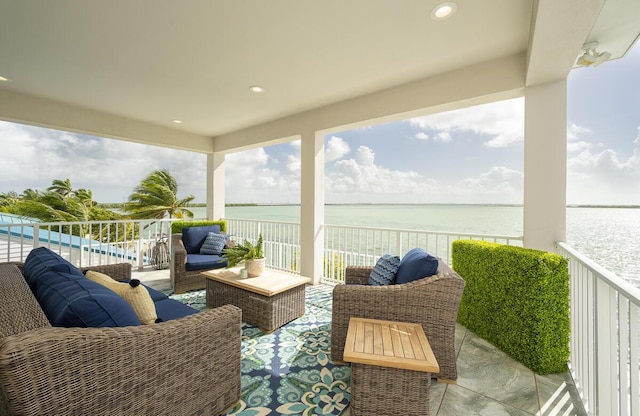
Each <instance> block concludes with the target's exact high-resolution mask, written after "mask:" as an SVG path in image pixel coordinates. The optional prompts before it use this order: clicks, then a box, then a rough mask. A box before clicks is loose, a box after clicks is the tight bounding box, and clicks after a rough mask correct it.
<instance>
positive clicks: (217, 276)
mask: <svg viewBox="0 0 640 416" xmlns="http://www.w3.org/2000/svg"><path fill="white" fill-rule="evenodd" d="M422 253H424V252H422ZM409 257H410V256H409ZM423 257H424V255H423ZM25 263H26V264H27V265H26V272H25V271H24V270H25V266H24V265H23V264H22V263H18V264H17V265H16V264H9V263H5V264H3V265H2V266H0V270H2V272H1V273H2V279H0V284H2V287H3V290H2V292H1V293H2V296H3V299H4V298H6V299H4V300H3V302H2V306H1V307H2V308H3V309H2V312H3V313H2V321H1V325H0V331H1V333H2V338H3V339H2V344H1V345H2V346H3V347H2V348H3V353H2V354H1V356H2V357H5V358H4V359H3V360H0V377H2V380H3V385H4V386H5V387H4V388H3V392H2V396H3V406H4V407H3V408H2V409H1V410H2V414H17V413H20V412H24V414H40V413H42V409H44V408H47V409H57V411H56V413H57V414H73V413H74V412H75V413H78V412H80V413H84V412H89V413H91V414H107V413H108V412H107V413H105V409H109V412H112V411H114V409H124V408H127V409H137V410H136V411H139V412H143V413H144V412H152V413H154V414H166V413H171V414H175V413H176V412H177V413H180V412H186V413H193V412H198V411H200V412H204V413H205V414H236V413H238V412H239V411H251V410H254V411H258V412H264V414H300V413H301V409H302V408H304V407H305V406H310V405H309V403H315V404H313V405H312V406H316V407H317V409H315V411H316V414H331V415H347V416H348V415H354V416H356V415H360V414H377V413H376V412H378V411H382V412H384V414H387V413H388V414H402V415H412V414H415V415H425V414H431V415H457V414H479V413H482V412H487V411H488V412H490V414H522V415H527V414H586V413H584V410H583V408H582V404H581V402H580V398H579V395H578V394H577V391H576V389H575V386H574V385H573V384H572V379H571V377H570V376H569V373H568V372H565V373H564V374H556V375H550V376H540V375H537V374H535V373H534V372H532V371H531V370H529V369H527V368H526V367H525V366H524V365H522V364H520V363H518V362H516V361H514V360H512V359H511V358H509V357H508V356H507V355H506V354H504V353H503V352H501V351H499V350H498V349H497V348H495V347H493V346H492V345H490V344H489V343H487V342H486V341H484V340H482V339H481V338H479V337H478V336H477V335H475V334H474V333H472V332H471V331H469V330H467V329H466V328H464V327H463V326H461V325H459V324H457V323H456V322H455V311H456V310H457V306H458V303H459V301H460V294H461V292H462V289H463V286H464V281H462V279H461V278H460V276H458V275H457V273H455V272H454V271H453V270H452V269H451V268H450V267H449V266H448V265H447V264H446V263H443V262H442V261H438V262H437V265H438V270H437V273H436V274H434V275H433V276H430V277H426V278H418V279H416V280H414V281H412V282H408V283H404V284H396V285H389V286H382V287H375V288H373V287H368V286H369V283H370V282H369V281H368V278H369V277H370V275H371V270H372V268H364V267H347V269H346V273H347V282H348V283H356V284H355V285H337V286H334V285H327V284H320V285H309V284H305V282H307V281H306V279H301V278H300V277H297V276H295V275H292V274H287V273H282V272H277V271H273V270H266V271H265V273H264V275H263V276H262V280H264V281H265V282H263V284H257V283H256V284H257V286H255V285H252V284H251V282H250V280H255V279H257V280H260V278H252V279H246V280H245V279H243V278H242V277H241V276H240V273H239V272H238V270H235V269H222V270H220V271H218V272H215V271H214V272H205V281H206V284H207V290H195V291H188V292H187V293H183V294H172V293H174V291H173V289H172V288H171V281H170V278H169V274H170V272H169V271H168V270H151V269H148V270H147V271H140V272H132V271H131V267H130V265H128V264H115V265H105V266H99V267H93V268H92V269H93V270H95V271H98V272H100V273H104V274H107V275H111V276H112V277H113V278H114V279H115V280H117V281H130V280H132V281H137V280H140V281H142V283H143V284H144V287H145V288H148V291H149V294H150V296H151V298H153V299H154V301H156V303H157V302H158V301H160V302H168V303H171V304H173V305H175V306H176V307H178V309H180V310H186V311H188V312H187V314H186V316H185V317H183V318H179V317H178V316H173V317H171V316H168V315H166V314H165V313H164V312H162V311H163V310H164V308H160V307H159V308H158V309H157V310H158V317H161V316H162V317H164V318H165V322H159V323H151V324H147V325H135V326H125V327H122V328H100V327H98V328H61V327H56V326H52V325H51V324H50V321H51V319H52V318H51V317H50V316H49V315H47V313H48V312H46V311H47V310H48V309H47V308H46V307H45V308H44V310H43V309H42V307H41V306H40V303H39V300H40V301H41V299H40V296H39V295H37V289H38V288H37V286H38V285H40V286H41V287H45V286H44V283H43V284H39V283H37V281H36V280H35V278H34V277H33V276H32V275H37V274H38V273H40V274H46V273H53V275H57V274H59V273H62V272H63V273H72V272H73V273H77V275H76V276H77V277H71V279H72V280H73V279H84V276H83V275H82V273H80V271H79V270H77V269H75V268H74V267H73V266H71V265H70V264H68V263H67V262H66V261H65V260H64V259H62V258H60V257H59V256H58V255H56V254H55V253H52V252H51V251H50V250H48V249H45V248H39V249H36V250H34V251H33V253H32V255H31V256H30V257H28V258H27V259H26V261H25ZM431 265H433V263H431ZM398 266H400V265H398ZM430 267H431V266H430ZM63 269H64V270H63ZM74 270H77V271H76V272H74ZM86 270H87V268H83V271H86ZM73 273H72V274H73ZM48 278H51V276H49V277H48ZM269 279H272V280H273V281H270V282H269V281H268V280H269ZM56 280H59V279H58V278H56ZM84 280H87V281H89V279H84ZM84 280H83V284H84V283H85V282H84ZM288 280H291V281H288ZM298 281H300V282H301V283H302V285H300V284H299V283H298ZM89 283H93V282H90V281H89ZM209 283H212V285H211V286H209V285H208V284H209ZM215 283H217V284H222V288H221V287H218V286H215V285H213V284H215ZM119 284H123V285H125V286H128V285H126V284H124V283H119ZM30 285H31V286H34V288H35V290H36V294H35V295H34V294H33V293H32V288H31V287H30ZM265 285H266V286H265ZM253 286H255V287H253ZM267 286H269V287H267ZM423 286H424V287H423ZM225 288H232V289H233V290H234V291H245V292H247V293H248V294H249V296H232V295H228V296H227V295H224V293H226V291H225V290H224V289H225ZM269 288H270V289H269ZM426 288H429V289H428V290H427V289H426ZM299 289H301V290H299ZM216 291H218V292H220V291H222V292H221V293H222V295H224V296H222V295H221V294H220V293H214V292H216ZM287 291H290V294H289V295H285V296H284V297H282V298H279V300H277V301H274V303H273V305H274V307H275V309H277V311H276V312H274V314H275V315H274V316H276V317H281V319H280V318H278V319H279V320H278V321H277V322H275V321H274V322H275V323H273V325H271V324H270V323H267V324H265V323H264V322H263V321H262V317H261V316H260V312H259V311H257V310H258V309H260V310H262V311H263V315H265V316H271V314H270V313H269V312H268V310H269V309H268V308H267V305H268V304H269V302H265V301H261V300H260V298H256V303H255V305H253V306H251V305H249V304H248V303H247V302H249V303H250V302H251V301H250V300H248V299H249V298H251V297H256V296H258V295H260V296H261V297H264V298H265V299H267V298H269V297H271V296H277V295H278V294H282V293H286V292H287ZM374 291H375V292H378V293H380V295H379V296H378V297H376V296H372V295H371V293H373V292H374ZM364 293H368V294H369V295H364ZM447 293H449V295H447ZM165 294H170V296H169V297H168V298H167V296H166V295H165ZM410 294H411V295H410ZM269 295H270V296H269ZM299 295H301V298H300V302H298V301H295V302H294V301H293V300H291V299H292V298H291V296H294V297H295V298H296V299H297V298H298V297H299ZM225 296H227V298H225ZM229 296H231V297H229ZM380 296H382V297H380ZM216 297H217V300H216V301H215V302H214V300H213V299H214V298H216ZM434 297H435V298H434ZM36 298H37V299H36ZM419 298H425V299H427V301H425V302H427V303H429V302H431V305H433V306H430V305H427V304H426V303H420V302H417V299H419ZM358 299H360V300H358ZM365 299H369V301H368V302H365V301H364V300H365ZM438 299H439V300H438ZM223 304H224V305H226V306H221V305H223ZM230 304H231V305H230ZM234 304H235V306H233V305H234ZM298 304H299V305H300V307H297V306H296V307H295V308H294V306H295V305H298ZM367 304H369V307H366V306H362V305H367ZM348 305H355V306H354V308H359V309H353V308H352V309H349V307H348ZM358 305H360V306H358ZM373 305H377V307H375V308H374V307H373ZM385 305H388V306H387V309H388V308H392V309H396V310H412V309H413V310H414V312H415V313H414V315H406V314H405V315H402V314H399V313H396V314H395V315H394V314H392V313H390V312H389V310H386V311H385ZM7 308H8V309H7ZM245 309H246V310H245ZM425 309H427V310H431V312H432V313H431V314H428V313H426V312H425ZM9 311H10V312H11V313H9ZM278 311H280V312H278ZM282 311H285V312H282ZM286 311H290V312H291V313H290V314H289V313H286ZM367 311H368V312H370V313H378V315H377V316H378V317H377V318H371V317H369V319H362V320H361V321H362V322H365V323H371V322H374V323H375V322H379V323H381V324H383V326H382V327H381V328H382V329H381V330H376V329H373V332H372V333H371V335H372V336H373V338H369V335H366V331H368V330H369V329H367V328H363V327H360V328H359V331H360V332H357V333H356V332H355V327H353V328H349V327H350V325H349V320H350V319H349V317H348V315H350V314H351V315H352V316H355V315H361V316H363V314H364V313H365V312H367ZM376 311H378V312H376ZM380 311H384V314H383V315H384V316H385V318H384V319H385V320H383V321H379V320H378V319H382V318H381V315H380ZM418 311H422V312H421V313H420V314H417V315H416V313H417V312H418ZM447 311H448V312H447ZM451 314H453V316H454V317H453V320H451V319H448V318H447V316H448V315H451ZM426 315H430V316H431V318H427V317H426ZM18 316H21V318H18ZM345 317H346V321H347V323H346V325H347V329H348V330H349V331H354V332H353V333H345V336H344V337H342V336H341V335H340V329H336V328H339V327H340V323H339V322H338V321H341V320H344V319H345ZM241 319H242V323H241V321H240V320H241ZM421 319H422V320H424V321H425V322H427V323H426V324H425V323H422V322H421V321H420V320H421ZM447 319H448V320H447ZM160 320H162V319H160ZM160 320H159V321H160ZM16 322H17V324H16ZM411 322H413V323H411ZM436 322H440V323H436ZM443 322H444V323H443ZM412 325H414V327H412ZM415 325H418V327H417V328H418V329H419V331H418V332H416V329H415V328H416V327H415ZM423 327H424V329H425V331H424V332H422V328H423ZM434 327H435V328H436V331H435V332H433V331H434V329H433V328H434ZM445 327H446V328H445ZM240 328H241V329H242V336H241V337H240V333H239V332H240V331H239V330H240ZM411 328H414V329H411ZM398 330H399V332H398ZM389 331H391V334H393V333H395V334H396V335H391V338H390V339H392V338H393V341H392V342H397V343H399V344H398V345H400V344H402V343H404V344H403V345H404V347H403V348H401V349H400V350H402V349H404V351H405V352H404V353H401V354H402V355H401V356H397V358H393V359H391V360H390V357H387V358H384V359H383V361H384V362H385V363H386V364H381V365H382V366H378V365H373V366H372V365H371V364H373V363H375V362H378V361H377V360H379V358H372V360H373V361H371V359H369V358H367V357H368V354H371V353H374V354H378V353H377V352H376V351H377V348H378V347H377V346H376V345H382V344H384V343H385V342H387V341H385V340H384V337H385V334H387V333H389ZM336 333H337V334H338V335H337V336H336ZM403 334H404V335H403ZM445 334H446V335H445ZM378 336H380V337H381V338H379V341H376V339H377V338H376V337H378ZM354 337H355V338H357V339H359V340H360V341H359V342H364V344H362V346H361V347H355V349H353V348H352V347H354V345H353V340H354ZM414 337H415V338H414ZM53 339H56V340H58V341H57V342H51V341H52V340H53ZM348 339H351V341H349V340H348ZM61 340H64V342H61ZM367 340H369V341H367ZM168 342H169V343H171V345H174V347H172V348H174V349H173V350H175V351H180V354H178V356H179V357H178V356H175V355H171V354H169V355H168V354H166V345H168V344H167V343H168ZM367 342H372V344H370V345H371V347H367V346H366V345H367V344H366V343H367ZM345 343H346V344H350V345H349V348H348V354H347V353H345V354H344V355H343V351H346V350H345ZM339 344H341V346H342V348H337V345H339ZM418 345H421V347H418ZM25 346H28V347H27V348H25ZM446 346H448V347H450V348H446ZM432 347H433V350H432ZM52 348H53V349H54V350H55V351H53V350H51V349H52ZM60 348H62V349H64V350H65V351H67V352H69V354H64V352H63V351H61V350H60ZM358 348H360V351H362V352H361V353H358V352H357V351H358ZM369 348H371V349H370V350H369ZM436 348H438V349H436ZM132 350H135V351H140V354H133V355H132V354H131V351H132ZM333 350H336V352H335V353H334V352H333ZM400 350H398V351H397V352H396V353H398V352H399V351H400ZM38 351H40V352H45V351H50V352H49V353H46V354H41V353H40V352H38ZM71 351H73V353H70V352H71ZM96 351H100V354H97V353H96ZM190 351H191V352H190ZM354 351H355V356H354ZM367 351H371V352H370V353H368V352H367ZM411 351H413V352H411ZM53 353H55V354H56V357H62V359H60V360H56V362H55V363H54V362H51V360H47V359H46V357H48V356H50V355H49V354H53ZM338 354H339V355H340V357H338ZM406 354H409V355H406ZM382 355H384V354H382ZM122 357H127V363H128V364H130V365H129V366H124V367H123V366H122ZM354 357H355V358H354ZM358 357H360V358H358ZM363 357H364V360H363ZM371 357H375V356H374V355H372V356H371ZM419 357H423V358H419ZM429 357H431V358H429ZM16 358H17V360H16ZM43 359H45V360H47V361H42V360H43ZM78 360H82V363H83V365H82V366H81V367H82V369H79V367H78V366H77V363H79V362H80V361H78ZM167 360H168V361H167ZM389 360H390V361H389ZM344 361H349V362H353V364H351V365H350V364H349V363H346V362H344ZM74 363H75V364H74ZM162 363H164V364H162ZM398 363H399V364H398ZM441 363H442V364H441ZM158 365H160V366H161V367H162V368H163V369H164V370H163V371H162V372H161V373H158V374H156V372H155V371H154V373H153V374H154V375H150V374H148V369H149V368H156V367H157V366H158ZM33 366H36V367H44V368H49V369H50V371H47V372H43V373H39V374H40V377H38V378H36V379H34V378H33V377H32V376H25V374H31V370H29V371H26V372H25V370H26V369H28V368H33ZM385 367H389V368H385ZM70 368H76V369H77V371H73V372H69V371H68V370H69V369H70ZM276 368H278V369H279V370H278V376H277V377H274V375H273V370H274V369H276ZM416 370H417V371H416ZM90 373H91V374H90ZM95 374H99V376H96V375H95ZM313 374H317V378H316V376H313ZM96 377H98V378H99V379H103V378H104V383H105V385H107V386H108V388H105V389H95V388H93V387H92V386H95V380H96ZM432 377H433V379H432ZM79 378H84V379H85V380H86V382H84V383H82V384H83V385H85V386H86V389H87V391H86V392H85V393H84V394H83V397H84V398H85V400H82V401H79V402H74V403H71V401H72V394H71V393H70V392H69V390H68V388H67V387H68V386H70V385H76V383H77V380H78V379H79ZM116 379H117V380H122V381H123V382H116ZM220 379H223V380H225V383H217V382H216V381H215V380H220ZM489 379H490V380H491V383H487V382H486V380H489ZM109 380H113V381H109ZM189 380H191V381H189ZM207 380H208V381H207ZM318 380H321V382H320V384H318ZM383 380H384V383H392V386H394V387H393V388H391V387H390V390H388V391H387V392H386V393H385V391H384V390H383V391H382V392H380V391H378V390H379V387H380V384H379V382H380V381H383ZM419 380H422V381H421V382H419ZM231 381H233V382H231ZM443 381H447V382H443ZM24 383H28V384H29V386H30V387H29V388H26V387H24V386H25V384H24ZM101 383H102V382H101ZM203 383H204V384H203ZM256 383H257V384H256ZM354 383H355V384H354ZM187 385H188V386H190V387H189V388H188V389H186V390H189V392H188V393H187V392H186V391H183V390H185V389H181V388H177V387H179V386H187ZM131 386H135V388H134V391H138V392H140V394H142V392H144V394H146V395H147V396H148V398H147V399H146V400H137V401H135V403H133V398H134V397H136V396H135V395H134V396H131V395H130V394H128V390H129V389H130V388H132V387H131ZM198 386H200V387H198ZM214 386H217V387H214ZM411 386H412V387H411ZM419 386H421V387H419ZM176 388H177V389H176ZM411 388H412V389H413V391H414V392H415V396H411V395H406V394H400V393H401V392H403V391H404V390H406V389H411ZM325 389H326V390H325ZM424 389H426V391H423V390H424ZM149 391H153V394H152V395H150V396H149V394H148V393H149ZM176 391H179V394H180V397H179V398H178V397H177V396H175V392H176ZM284 391H289V393H287V394H283V393H282V392H284ZM329 391H331V392H332V393H331V394H330V395H327V394H328V392H329ZM393 391H396V393H393ZM65 392H67V393H65ZM323 392H324V393H323ZM334 395H335V396H334ZM380 395H382V396H380ZM124 396H126V397H129V398H128V399H126V400H120V399H119V398H121V397H124ZM378 396H379V397H378ZM375 397H378V399H375V400H373V399H374V398H375ZM410 397H414V399H411V398H410ZM114 398H118V400H115V399H114ZM381 398H382V399H381ZM327 400H328V402H327ZM352 400H354V402H353V403H351V401H352ZM373 402H375V403H373ZM123 406H124V407H123ZM381 406H382V407H381ZM18 409H23V410H18ZM380 409H385V410H380ZM65 412H66V413H65ZM224 412H230V413H224ZM269 412H271V413H269ZM372 412H373V413H372ZM558 412H559V413H558ZM20 414H22V413H20Z"/></svg>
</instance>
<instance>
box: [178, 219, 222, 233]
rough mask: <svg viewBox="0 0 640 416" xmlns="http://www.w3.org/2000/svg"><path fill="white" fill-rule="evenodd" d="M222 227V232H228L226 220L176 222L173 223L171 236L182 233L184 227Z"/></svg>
mask: <svg viewBox="0 0 640 416" xmlns="http://www.w3.org/2000/svg"><path fill="white" fill-rule="evenodd" d="M216 224H218V225H220V231H222V232H223V233H224V232H225V231H227V222H226V221H225V220H215V221H207V220H202V221H174V222H172V223H171V234H180V233H182V227H201V226H203V225H216Z"/></svg>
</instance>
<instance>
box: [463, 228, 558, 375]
mask: <svg viewBox="0 0 640 416" xmlns="http://www.w3.org/2000/svg"><path fill="white" fill-rule="evenodd" d="M452 246H453V250H452V257H453V269H454V270H455V271H456V272H457V273H458V274H459V275H460V276H461V277H462V278H463V279H464V280H465V283H466V285H465V288H464V292H463V294H462V300H461V302H460V309H459V311H458V322H459V323H461V324H462V325H464V326H466V327H467V329H469V330H472V331H473V332H475V333H476V334H478V335H479V336H480V337H482V338H484V339H486V340H487V341H489V342H490V343H492V344H494V345H495V346H497V347H498V348H500V349H501V350H502V351H504V352H505V353H507V354H508V355H510V356H511V357H513V358H514V359H516V360H518V361H520V362H522V363H523V364H524V365H526V366H527V367H529V368H530V369H532V370H534V371H535V372H536V373H538V374H549V373H559V372H563V371H566V369H567V360H568V358H569V331H570V321H569V271H568V262H567V259H565V258H563V257H562V256H560V255H557V254H554V253H547V252H543V251H538V250H533V249H527V248H522V247H512V246H506V245H501V244H495V243H489V242H485V241H472V240H458V241H455V242H453V245H452Z"/></svg>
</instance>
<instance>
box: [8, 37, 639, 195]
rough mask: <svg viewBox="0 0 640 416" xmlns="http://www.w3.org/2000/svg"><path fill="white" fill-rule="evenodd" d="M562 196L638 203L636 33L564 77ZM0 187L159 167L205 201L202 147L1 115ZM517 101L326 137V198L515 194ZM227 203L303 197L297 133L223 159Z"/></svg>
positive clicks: (101, 189)
mask: <svg viewBox="0 0 640 416" xmlns="http://www.w3.org/2000/svg"><path fill="white" fill-rule="evenodd" d="M567 101H568V105H567V139H568V143H567V203H568V204H591V205H594V204H595V205H640V43H638V44H636V45H635V47H634V48H633V49H632V50H631V51H630V52H629V53H628V54H627V56H625V57H624V58H622V59H618V60H614V61H610V62H606V63H604V64H602V65H600V66H598V67H597V68H578V69H575V70H573V71H572V72H571V74H570V75H569V78H568V81H567ZM0 140H2V144H3V147H4V148H5V149H9V152H7V153H5V152H3V153H4V157H3V158H2V162H1V163H0V193H4V192H9V191H15V192H18V193H21V192H22V191H23V190H25V189H27V188H32V189H37V190H44V189H46V188H47V187H48V186H49V185H51V181H52V180H53V179H66V178H69V179H70V180H71V184H72V186H73V188H74V189H79V188H87V189H91V190H92V191H93V197H94V199H95V200H96V201H98V202H123V201H125V200H127V199H128V197H129V195H130V194H131V192H132V191H133V188H134V187H135V186H136V185H138V184H139V183H140V181H141V179H142V178H144V177H145V176H146V175H147V174H149V173H150V172H152V171H153V170H156V169H167V170H169V172H171V174H172V175H173V176H174V177H175V178H176V180H177V181H178V184H179V197H184V196H186V195H194V196H195V201H197V202H205V201H206V196H205V195H206V156H205V155H203V154H198V153H191V152H184V151H178V150H174V149H167V148H161V147H153V146H146V145H141V144H136V143H129V142H124V141H119V140H111V139H102V138H99V137H93V136H87V135H82V134H76V133H70V132H62V131H57V130H51V129H44V128H38V127H33V126H26V125H21V124H15V123H9V122H4V121H0ZM523 152H524V99H523V98H517V99H512V100H507V101H501V102H496V103H491V104H485V105H481V106H476V107H470V108H466V109H460V110H455V111H450V112H445V113H439V114H433V115H429V116H425V117H419V118H413V119H409V120H402V121H397V122H392V123H386V124H379V125H374V126H369V127H365V128H360V129H356V130H350V131H343V132H337V133H333V134H331V135H327V136H326V137H325V201H326V203H331V204H336V203H462V204H522V202H523V175H524V174H523V170H524V153H523ZM225 167H226V201H227V203H269V204H278V203H288V204H295V203H299V202H300V142H299V141H296V142H290V143H285V144H280V145H277V146H270V147H266V148H256V149H252V150H248V151H244V152H239V153H234V154H229V155H227V157H226V163H225Z"/></svg>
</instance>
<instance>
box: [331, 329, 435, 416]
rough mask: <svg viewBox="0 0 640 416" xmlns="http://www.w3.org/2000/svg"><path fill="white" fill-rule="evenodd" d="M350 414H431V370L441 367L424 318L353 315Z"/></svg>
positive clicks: (348, 357) (348, 352)
mask: <svg viewBox="0 0 640 416" xmlns="http://www.w3.org/2000/svg"><path fill="white" fill-rule="evenodd" d="M344 360H345V361H350V362H351V414H352V415H353V416H359V415H402V416H406V415H420V416H424V415H428V414H429V389H430V388H431V373H437V372H439V371H440V367H439V366H438V362H437V361H436V357H435V356H434V355H433V351H432V350H431V346H430V345H429V341H428V340H427V337H426V335H425V334H424V331H423V330H422V326H421V325H420V324H414V323H406V322H392V321H380V320H377V319H364V318H351V319H350V320H349V329H348V330H347V339H346V341H345V347H344Z"/></svg>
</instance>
